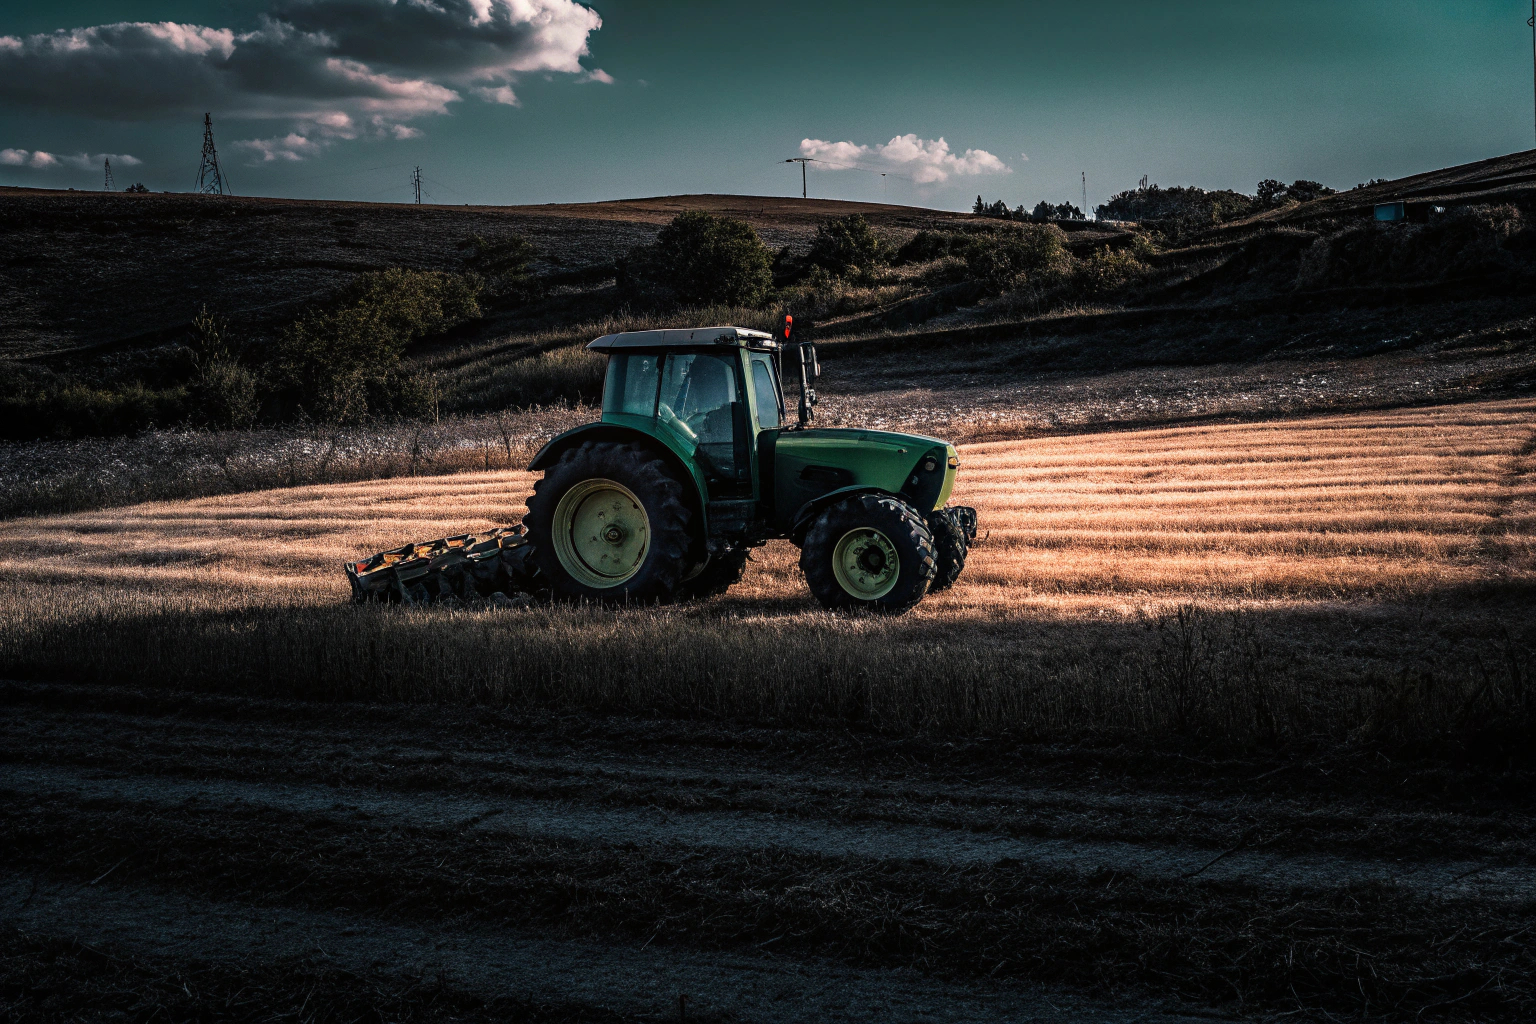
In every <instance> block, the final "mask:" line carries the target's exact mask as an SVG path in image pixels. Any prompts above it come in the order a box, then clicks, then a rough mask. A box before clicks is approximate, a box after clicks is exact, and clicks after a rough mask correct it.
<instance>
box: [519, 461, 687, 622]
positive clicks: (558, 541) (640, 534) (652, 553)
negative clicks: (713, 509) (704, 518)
mask: <svg viewBox="0 0 1536 1024" xmlns="http://www.w3.org/2000/svg"><path fill="white" fill-rule="evenodd" d="M684 493H685V491H684V490H683V485H682V483H681V482H680V481H679V480H678V479H677V478H676V477H675V476H674V475H673V474H672V472H671V470H670V469H669V468H668V466H667V463H666V461H665V460H664V459H662V458H661V457H660V456H658V455H656V454H655V453H654V452H651V451H647V450H646V449H645V448H643V447H641V446H639V445H634V444H620V443H615V442H604V441H588V442H586V443H584V444H581V445H578V446H577V447H575V448H571V449H568V450H567V451H565V452H564V453H562V454H561V456H560V459H559V461H558V462H556V463H555V464H554V465H553V466H551V467H550V468H549V469H548V470H547V471H546V472H545V474H544V479H542V480H540V481H538V482H537V483H536V484H534V485H533V496H532V497H531V498H529V499H528V517H527V518H526V519H525V520H524V523H525V525H526V526H527V528H528V537H529V541H530V544H531V546H532V548H533V551H532V554H531V555H530V556H529V557H530V559H531V560H532V561H533V563H534V564H535V565H536V566H538V569H539V572H540V574H541V576H542V577H543V578H544V579H546V580H548V581H549V586H550V589H551V590H553V591H554V595H555V597H557V598H560V599H563V600H567V601H598V602H602V603H605V604H619V603H625V602H647V603H649V602H665V601H670V600H672V599H673V597H674V596H675V595H676V594H677V589H678V584H679V583H680V581H681V578H682V573H683V568H684V566H685V564H686V559H687V555H688V548H689V542H690V537H691V535H690V531H689V527H690V525H691V523H692V520H693V513H692V511H691V510H690V509H689V508H688V506H687V504H686V503H685V502H684V501H683V495H684Z"/></svg>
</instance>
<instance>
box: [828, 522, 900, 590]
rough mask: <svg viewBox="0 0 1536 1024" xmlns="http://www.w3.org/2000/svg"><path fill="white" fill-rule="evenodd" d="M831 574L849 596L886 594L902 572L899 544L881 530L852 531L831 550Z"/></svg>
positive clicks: (863, 527)
mask: <svg viewBox="0 0 1536 1024" xmlns="http://www.w3.org/2000/svg"><path fill="white" fill-rule="evenodd" d="M832 574H833V575H834V576H836V577H837V582H838V585H839V586H841V587H842V588H843V589H844V590H845V591H847V592H848V594H849V596H851V597H855V598H857V599H858V600H860V601H874V600H877V599H879V598H882V597H884V596H885V595H886V594H889V593H890V592H891V588H893V587H894V586H896V579H897V577H898V576H900V575H901V559H900V558H898V557H897V555H896V545H894V544H892V543H891V542H890V539H889V538H888V537H886V535H885V534H883V533H881V532H880V531H879V530H875V529H871V528H869V527H867V526H861V527H859V528H858V529H857V530H849V531H848V532H847V533H845V534H843V536H842V538H841V539H840V540H838V542H837V546H836V547H834V548H833V549H832Z"/></svg>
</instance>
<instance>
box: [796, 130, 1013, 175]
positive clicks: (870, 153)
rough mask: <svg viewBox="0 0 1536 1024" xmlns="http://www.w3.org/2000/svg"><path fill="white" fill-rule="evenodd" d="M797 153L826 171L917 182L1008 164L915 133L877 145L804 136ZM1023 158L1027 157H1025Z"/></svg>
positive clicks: (1002, 170) (1004, 170) (997, 170)
mask: <svg viewBox="0 0 1536 1024" xmlns="http://www.w3.org/2000/svg"><path fill="white" fill-rule="evenodd" d="M800 155H801V156H807V157H811V158H812V159H814V160H816V161H817V162H818V163H822V164H824V165H825V166H826V168H827V169H829V170H834V171H839V170H846V169H850V168H856V167H857V168H863V169H865V170H874V171H886V172H892V171H894V172H897V173H900V174H906V175H908V176H909V177H911V178H912V180H913V181H915V182H917V183H918V184H920V185H930V184H935V183H938V182H943V181H948V180H949V179H950V178H951V177H952V176H955V175H977V174H1008V173H1010V172H1011V171H1012V168H1010V167H1008V166H1007V165H1006V164H1004V163H1003V162H1002V161H1001V160H999V159H998V158H997V157H995V156H993V155H992V154H991V153H988V152H987V151H986V150H984V149H968V150H966V151H965V152H964V153H960V154H956V153H952V152H950V149H949V143H948V142H945V141H944V139H942V138H939V139H920V138H918V137H917V136H916V135H898V136H896V137H895V138H894V139H892V140H891V141H890V142H887V143H885V144H884V145H881V146H864V145H860V144H858V143H855V142H827V141H825V140H822V139H804V140H802V141H801V143H800ZM1026 159H1027V158H1026Z"/></svg>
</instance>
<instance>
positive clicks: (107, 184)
mask: <svg viewBox="0 0 1536 1024" xmlns="http://www.w3.org/2000/svg"><path fill="white" fill-rule="evenodd" d="M101 162H102V167H103V169H104V170H105V171H106V180H105V181H104V182H103V184H102V186H101V190H102V191H103V192H116V191H117V182H115V181H113V180H112V158H111V157H105V158H104V159H103V160H102V161H101Z"/></svg>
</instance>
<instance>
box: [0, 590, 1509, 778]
mask: <svg viewBox="0 0 1536 1024" xmlns="http://www.w3.org/2000/svg"><path fill="white" fill-rule="evenodd" d="M17 596H18V598H19V601H18V604H17V606H16V607H19V608H22V609H24V611H23V612H21V613H20V614H15V615H11V616H9V617H7V618H6V619H4V620H0V673H4V674H6V675H8V676H10V677H12V678H54V679H74V680H81V681H90V682H103V683H108V682H110V683H124V684H131V685H135V686H149V687H168V688H173V689H190V690H198V691H211V692H225V693H240V694H251V695H266V696H293V697H300V698H306V699H326V700H332V699H334V700H359V699H361V700H381V701H390V702H395V701H399V702H450V703H475V704H487V705H502V706H513V707H520V708H541V709H549V710H572V711H575V710H581V711H593V712H602V713H625V714H644V715H660V716H676V717H683V718H696V719H707V720H725V721H735V722H750V723H754V724H764V725H784V726H812V727H814V726H817V725H823V724H836V725H850V724H851V725H856V726H858V727H860V728H866V729H872V730H875V731H878V732H885V733H893V734H915V733H948V734H966V735H1001V734H1006V735H1010V736H1015V737H1018V738H1021V739H1031V740H1048V741H1058V740H1073V739H1079V738H1085V737H1093V736H1097V737H1124V738H1140V739H1144V740H1151V741H1158V740H1163V739H1174V738H1181V737H1182V738H1187V739H1195V740H1202V741H1219V742H1222V743H1231V744H1238V745H1255V744H1257V745H1270V744H1290V743H1307V742H1324V743H1346V742H1355V741H1371V742H1378V743H1385V744H1388V745H1390V746H1394V747H1400V748H1412V747H1416V746H1422V745H1431V746H1433V745H1438V744H1445V743H1454V744H1475V745H1477V746H1478V747H1479V748H1480V749H1481V750H1482V751H1483V752H1485V753H1487V754H1489V755H1501V754H1502V753H1504V752H1509V751H1512V750H1514V749H1515V748H1516V746H1517V745H1518V744H1519V741H1520V737H1521V735H1522V734H1523V733H1524V732H1525V731H1526V730H1528V729H1529V728H1530V726H1531V725H1532V724H1533V721H1536V715H1533V712H1536V685H1533V674H1536V615H1533V614H1532V613H1533V611H1536V586H1532V585H1530V584H1518V585H1516V584H1510V585H1506V586H1503V587H1489V586H1479V587H1476V588H1458V589H1443V590H1438V591H1435V592H1433V593H1431V594H1430V595H1428V596H1426V597H1424V598H1423V599H1421V600H1417V601H1413V602H1405V603H1363V602H1353V603H1326V604H1312V605H1305V606H1300V607H1297V606H1290V607H1286V608H1245V609H1239V610H1229V611H1223V610H1213V609H1211V608H1207V607H1203V606H1200V605H1195V604H1190V605H1185V606H1182V607H1179V608H1177V609H1175V610H1171V611H1167V612H1163V613H1155V614H1154V613H1143V614H1141V615H1138V616H1134V617H1115V618H1102V617H1099V618H1085V617H1072V616H1068V615H1063V614H1061V613H1054V614H1049V615H1047V614H1039V615H1037V616H1034V617H1019V616H1020V614H1021V613H1019V612H1013V613H1010V617H1009V618H1005V619H998V618H984V617H981V616H976V617H970V616H968V615H966V614H965V613H963V612H939V613H934V614H917V615H911V616H907V617H903V618H898V619H884V618H876V617H870V616H847V615H833V614H829V613H824V612H820V611H814V612H813V611H807V610H805V607H804V605H803V603H802V602H798V601H779V600H772V601H764V602H751V601H723V602H709V603H699V604H691V605H680V606H672V607H665V608H646V609H628V610H625V609H600V608H571V607H538V608H533V609H530V610H526V611H514V612H495V611H467V610H413V609H401V608H390V607H352V606H319V607H316V606H290V607H273V606H271V605H255V604H252V605H247V606H243V607H234V608H228V607H226V608H222V609H210V608H209V607H208V605H207V604H206V601H205V599H199V598H186V599H181V598H175V597H166V596H164V595H156V596H153V597H151V596H149V595H127V596H124V597H121V598H112V597H106V596H102V595H93V596H91V597H82V596H80V594H79V593H78V592H76V593H68V594H66V593H62V592H52V591H49V590H47V589H46V588H36V589H32V588H27V589H26V590H25V591H24V592H23V593H22V594H19V595H17ZM1023 614H1027V613H1023Z"/></svg>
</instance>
